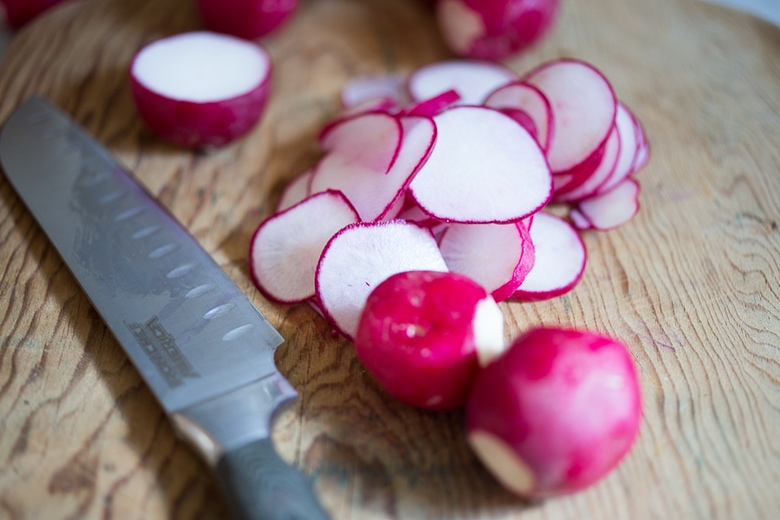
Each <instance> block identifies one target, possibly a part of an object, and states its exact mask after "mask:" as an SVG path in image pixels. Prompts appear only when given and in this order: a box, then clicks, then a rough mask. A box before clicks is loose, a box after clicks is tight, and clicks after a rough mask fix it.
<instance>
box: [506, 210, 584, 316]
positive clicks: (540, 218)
mask: <svg viewBox="0 0 780 520" xmlns="http://www.w3.org/2000/svg"><path fill="white" fill-rule="evenodd" d="M531 240H532V242H533V244H534V248H535V254H536V261H535V263H534V266H533V267H532V268H531V271H530V272H529V273H528V275H527V276H526V277H525V279H524V280H523V283H522V284H520V287H518V289H517V290H516V291H515V292H514V294H513V295H512V299H516V300H525V301H532V300H544V299H548V298H554V297H556V296H560V295H561V294H564V293H566V292H568V291H570V290H571V289H572V288H573V287H574V286H575V285H577V282H579V281H580V278H582V273H583V272H584V271H585V258H586V253H585V244H584V243H583V242H582V239H581V238H580V235H579V233H577V230H576V229H574V228H573V227H572V226H571V224H569V223H568V222H566V221H565V220H563V219H562V218H560V217H557V216H555V215H553V214H552V213H548V212H546V211H540V212H539V213H536V214H535V215H534V224H533V226H532V227H531Z"/></svg>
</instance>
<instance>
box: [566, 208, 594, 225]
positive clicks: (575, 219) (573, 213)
mask: <svg viewBox="0 0 780 520" xmlns="http://www.w3.org/2000/svg"><path fill="white" fill-rule="evenodd" d="M569 220H571V223H572V225H573V226H574V227H575V228H577V229H579V230H586V229H593V224H591V223H590V220H588V217H586V216H585V215H583V214H582V212H581V211H580V210H579V209H577V208H576V207H574V208H571V210H570V211H569Z"/></svg>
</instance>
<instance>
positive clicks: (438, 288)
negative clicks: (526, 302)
mask: <svg viewBox="0 0 780 520" xmlns="http://www.w3.org/2000/svg"><path fill="white" fill-rule="evenodd" d="M503 330H504V325H503V315H502V313H501V309H500V308H499V307H498V305H497V304H496V302H495V301H494V300H493V298H491V297H490V295H489V294H488V293H487V291H485V289H484V288H483V287H481V286H480V285H479V284H478V283H476V282H475V281H473V280H471V279H469V278H467V277H465V276H463V275H459V274H456V273H447V272H440V271H406V272H402V273H397V274H394V275H392V276H390V277H389V278H387V279H386V280H385V281H383V282H382V283H380V284H379V285H378V286H377V287H376V288H375V289H374V290H373V291H372V292H371V294H370V295H369V297H368V300H367V301H366V305H365V307H364V309H363V311H362V313H361V316H360V321H359V323H358V328H357V333H356V334H355V350H356V351H357V354H358V356H359V357H360V360H361V361H362V362H363V364H364V365H365V367H366V368H367V369H368V371H369V372H370V373H371V374H372V375H373V376H374V378H375V379H376V380H377V382H378V383H379V384H380V385H381V386H382V387H383V388H384V389H385V390H386V391H387V392H388V393H389V394H390V395H392V396H393V397H395V398H397V399H400V400H402V401H404V402H405V403H407V404H410V405H412V406H417V407H420V408H426V409H432V410H444V409H452V408H457V407H460V406H462V405H463V404H465V402H466V399H467V397H468V394H469V390H471V386H472V384H473V381H474V379H475V377H476V376H477V373H478V372H479V366H480V360H481V359H484V360H485V361H486V362H487V360H490V359H493V358H495V357H496V356H497V355H499V354H500V353H501V352H503V350H504V334H503Z"/></svg>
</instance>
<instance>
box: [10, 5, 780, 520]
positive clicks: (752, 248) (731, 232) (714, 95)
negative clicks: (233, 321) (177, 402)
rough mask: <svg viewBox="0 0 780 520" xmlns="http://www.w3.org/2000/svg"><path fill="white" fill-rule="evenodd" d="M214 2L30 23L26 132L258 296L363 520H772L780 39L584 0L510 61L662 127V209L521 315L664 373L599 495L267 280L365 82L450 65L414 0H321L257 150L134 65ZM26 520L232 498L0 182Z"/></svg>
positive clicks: (322, 468) (167, 510) (280, 425)
mask: <svg viewBox="0 0 780 520" xmlns="http://www.w3.org/2000/svg"><path fill="white" fill-rule="evenodd" d="M199 27H200V25H199V21H198V19H197V17H196V15H195V12H194V10H193V8H192V5H191V2H187V1H182V0H139V1H135V2H130V1H120V0H80V1H78V2H70V3H66V4H65V5H64V6H62V7H61V8H58V9H56V10H54V11H52V12H51V13H50V14H48V15H46V16H45V17H44V18H41V19H40V20H39V21H37V22H36V23H35V24H33V25H31V26H29V27H28V28H26V29H25V30H23V31H22V32H20V33H19V34H18V35H17V37H16V38H15V40H14V41H13V43H12V45H11V48H10V50H9V54H8V55H7V57H6V58H5V59H4V61H3V63H2V68H1V69H0V93H2V96H1V97H0V120H5V118H6V117H7V116H8V114H9V113H10V112H11V111H12V110H13V108H14V107H15V106H16V105H17V104H18V103H19V102H20V101H21V100H23V99H24V98H25V97H26V96H28V95H30V94H32V93H41V94H44V95H46V96H48V97H50V98H51V99H52V100H54V101H55V102H56V103H58V104H59V105H61V106H62V107H63V108H64V109H65V110H66V111H68V112H69V113H70V114H72V115H73V116H74V117H75V118H76V119H77V120H78V121H80V122H81V123H82V124H83V125H84V126H86V127H87V129H89V130H90V131H91V132H93V133H94V134H95V135H96V136H97V137H98V139H99V140H101V141H102V142H103V143H105V144H106V145H107V146H108V147H109V148H110V149H111V150H112V151H113V152H114V153H115V154H116V156H117V157H118V158H119V159H120V160H121V161H122V162H123V164H125V165H126V166H127V167H128V168H129V169H131V170H132V171H133V172H134V173H135V174H136V175H137V177H138V179H139V180H140V181H141V182H142V183H143V184H144V185H146V186H147V187H148V188H149V189H150V190H151V191H152V192H153V193H154V194H155V195H156V196H158V197H159V199H160V200H161V201H162V202H163V204H165V205H166V206H167V207H168V208H170V209H171V211H172V212H173V213H174V214H175V215H176V217H177V218H179V219H180V220H181V221H182V222H183V223H184V224H185V225H186V226H187V227H188V228H189V229H190V230H191V231H192V233H193V234H194V235H195V236H196V238H198V240H199V241H200V242H201V243H202V244H203V246H204V247H205V248H206V249H207V250H208V251H209V252H210V253H212V255H213V256H214V257H215V258H216V259H217V261H218V262H219V263H220V264H221V265H222V266H223V267H224V268H225V269H226V270H227V272H228V273H229V274H230V276H231V277H232V278H233V279H234V280H235V281H236V282H237V283H238V284H239V286H241V287H242V289H244V290H245V291H246V292H247V294H250V295H251V297H252V298H253V300H254V301H255V303H256V304H257V306H258V307H259V308H260V309H261V310H262V311H263V312H264V313H265V314H266V316H268V318H269V319H270V320H271V321H272V323H274V325H276V326H277V327H278V328H279V330H280V331H281V332H282V334H283V335H284V336H285V337H286V338H287V343H286V344H285V345H284V346H282V347H281V348H280V350H279V352H278V354H277V359H278V363H279V366H280V369H281V370H282V372H283V373H284V374H285V375H286V376H287V377H288V378H289V379H290V381H291V382H292V383H293V385H294V386H295V387H296V388H298V389H299V391H300V393H301V398H300V400H299V401H298V402H297V404H296V405H295V407H294V408H292V409H291V410H289V411H288V412H286V413H285V414H284V415H283V416H282V417H281V418H280V420H279V421H278V422H277V424H276V427H275V429H274V439H275V441H276V442H277V445H278V446H279V449H280V451H281V454H282V456H283V458H285V459H286V460H288V461H290V462H292V463H294V464H296V465H298V466H299V467H301V468H302V469H303V470H304V471H305V472H306V473H308V474H309V475H311V477H312V478H313V481H314V484H315V489H316V490H317V492H318V494H319V495H320V497H321V498H322V500H323V502H324V503H325V505H326V507H327V508H328V509H329V510H330V511H331V513H332V514H333V516H334V518H338V519H388V518H393V519H411V518H459V519H476V518H479V519H516V518H523V520H533V519H556V520H557V519H568V518H572V519H573V518H577V519H579V518H597V519H611V518H632V519H669V518H675V519H677V518H679V519H708V520H709V519H740V520H741V519H756V520H759V519H770V518H774V517H775V516H776V514H777V512H778V511H780V494H778V493H777V486H778V482H780V435H778V432H780V338H779V337H778V336H779V334H780V283H779V282H778V280H780V230H778V225H780V174H779V172H780V146H778V145H779V144H780V143H779V142H778V135H780V31H778V30H777V28H775V27H773V26H770V25H769V24H767V23H764V22H761V21H758V20H756V19H753V18H751V17H749V16H747V15H738V14H734V13H731V12H730V11H727V10H725V9H722V8H718V7H715V6H711V5H705V4H701V3H699V2H694V1H692V0H677V1H675V0H656V1H654V2H647V1H642V0H590V1H589V2H575V1H569V2H564V10H563V14H562V17H561V19H560V22H559V24H558V25H557V26H556V29H555V31H554V33H553V34H552V35H551V37H550V38H549V39H548V40H546V41H545V42H544V43H543V44H541V45H540V46H538V47H537V48H535V49H534V50H533V52H531V53H529V54H527V55H524V56H521V57H518V58H515V59H512V60H509V61H508V62H507V64H508V65H509V66H510V67H511V68H512V69H513V70H516V71H517V72H523V71H525V70H528V69H529V68H531V67H533V66H535V65H537V64H539V63H541V62H543V61H545V60H547V59H551V58H555V57H560V56H572V57H577V58H582V59H585V60H588V61H591V62H592V63H594V64H595V65H596V66H597V67H599V68H600V69H602V70H603V71H604V72H605V74H606V75H607V77H609V78H610V80H611V81H612V83H613V86H614V88H615V90H616V92H617V93H618V96H619V97H620V99H621V100H622V101H624V102H625V103H626V104H627V105H628V106H629V107H631V108H632V110H633V111H634V112H635V113H636V114H637V115H638V116H639V118H640V119H641V120H642V121H643V123H644V124H645V127H646V130H647V133H648V136H649V139H650V141H651V144H652V151H653V155H652V158H651V161H650V163H649V165H648V166H647V167H646V168H645V169H644V170H643V171H642V172H641V174H640V181H641V182H642V188H643V191H642V196H641V204H642V209H641V211H640V214H639V215H638V216H637V217H636V218H635V219H634V220H633V221H631V222H630V223H629V224H628V225H626V226H624V227H622V228H620V229H618V230H614V231H610V232H606V233H595V232H593V233H586V234H585V235H584V239H585V242H586V246H587V248H588V253H589V263H588V266H587V270H586V274H585V276H584V278H583V280H582V282H581V283H580V285H579V286H578V287H577V288H576V289H575V290H574V291H572V292H571V293H569V294H568V295H566V296H563V297H560V298H557V299H554V300H550V301H547V302H541V303H534V304H518V303H510V304H503V305H502V306H503V310H504V312H505V316H506V320H507V324H508V326H509V330H508V333H507V334H508V336H514V335H516V334H517V333H519V332H520V331H521V330H523V329H525V328H527V327H529V326H532V325H535V324H561V325H567V326H577V327H588V328H594V329H597V330H600V331H603V332H605V333H608V334H612V335H614V336H617V337H619V338H621V339H623V340H624V341H625V342H626V343H627V344H628V345H629V347H630V349H631V352H632V354H633V355H634V357H635V359H636V362H637V364H638V366H639V368H640V372H641V380H642V390H643V396H644V403H645V409H644V421H643V425H642V430H641V434H640V438H639V441H638V443H637V444H636V446H635V448H634V449H633V451H632V452H631V454H630V455H629V457H627V459H626V460H625V461H624V462H623V463H622V464H621V465H620V467H619V468H618V469H617V471H615V472H614V473H613V474H611V475H610V476H609V477H608V478H607V479H606V480H604V481H603V482H602V483H600V484H599V485H597V486H595V487H593V488H591V489H589V490H587V491H585V492H583V493H580V494H578V495H575V496H572V497H567V498H560V499H554V500H547V501H545V502H538V503H537V502H534V503H529V502H526V501H522V500H519V499H517V498H515V497H513V496H511V495H509V494H508V493H507V492H504V491H503V490H502V489H501V488H500V487H499V485H498V484H497V483H496V482H495V481H494V480H493V479H492V478H491V477H490V476H489V475H488V474H487V472H486V471H485V470H483V469H482V468H481V466H480V465H479V463H478V462H477V461H476V459H475V458H474V457H473V456H472V455H471V453H470V452H469V450H468V447H467V445H466V443H465V441H464V438H463V434H462V429H461V426H462V415H461V414H460V413H459V412H450V413H425V412H420V411H416V410H413V409H410V408H409V407H406V406H404V405H401V404H399V403H398V402H395V401H393V400H392V399H390V398H388V397H387V396H386V395H384V394H383V393H382V392H381V390H380V389H379V388H378V387H377V386H376V385H375V384H374V383H373V382H372V380H371V379H370V377H368V376H367V374H366V373H365V372H364V370H363V369H362V368H361V366H360V364H359V363H358V361H357V359H356V357H355V355H354V352H353V350H352V347H351V345H350V344H349V343H348V342H346V341H345V340H343V339H339V338H336V337H333V336H332V335H331V334H330V330H329V328H328V327H327V325H326V324H325V323H324V322H323V320H322V319H320V318H319V316H318V315H317V314H316V313H315V312H313V311H312V310H311V309H310V308H308V307H306V306H294V307H282V306H277V305H272V304H270V303H268V302H267V301H265V300H264V299H263V298H262V297H261V296H260V295H259V294H258V293H257V292H256V291H255V290H254V289H253V287H252V285H251V282H250V281H249V278H248V273H247V259H246V250H247V244H248V241H249V238H250V236H251V233H252V231H253V230H254V228H255V227H256V226H257V224H258V223H259V222H260V221H261V220H262V219H263V218H264V217H265V216H266V215H268V214H269V212H270V208H271V207H272V206H273V204H274V202H275V201H276V199H277V198H278V196H279V193H280V191H281V189H282V188H283V187H284V185H285V184H286V183H287V182H288V181H289V180H290V179H291V178H292V177H293V176H295V175H296V174H297V173H299V172H301V171H303V170H304V169H305V168H306V167H308V166H310V165H311V164H313V162H314V161H316V159H317V157H318V156H319V153H320V152H319V150H318V149H317V146H316V142H315V139H314V137H315V135H316V132H317V131H318V129H319V127H320V126H321V125H322V124H323V122H324V121H326V120H327V119H328V118H329V117H331V116H332V115H333V114H335V113H336V111H337V110H338V109H339V101H338V92H339V89H340V88H341V87H342V86H343V85H344V84H345V83H346V82H347V81H349V79H351V78H354V77H359V76H362V75H367V74H379V73H385V72H402V73H403V72H408V71H410V70H413V69H414V68H416V67H417V66H419V65H422V64H424V63H428V62H431V61H435V60H438V59H443V58H448V57H450V55H449V54H448V53H447V51H446V49H445V48H444V47H443V45H442V43H441V41H440V39H439V37H438V35H437V33H436V29H435V24H434V20H433V18H432V16H431V14H430V12H429V11H427V10H426V8H425V7H424V6H423V5H422V3H421V2H415V1H412V0H409V1H401V0H394V1H390V0H384V1H383V0H304V1H303V2H302V3H301V8H300V10H299V12H298V13H297V15H296V16H295V18H294V19H293V20H292V21H291V23H290V24H288V25H287V26H286V27H285V28H284V29H283V30H282V31H280V32H278V33H276V34H274V35H273V36H271V37H269V38H267V39H266V40H264V41H263V43H264V44H265V45H266V46H267V47H268V49H269V51H270V52H271V54H272V57H273V59H274V62H275V71H274V81H275V90H274V94H273V99H272V102H271V104H270V106H269V109H268V112H267V113H266V115H265V117H264V118H263V121H262V122H261V124H260V125H259V126H258V127H257V128H256V129H255V130H254V131H253V132H252V133H251V134H250V135H249V136H248V137H247V138H246V139H244V140H242V141H241V142H239V143H236V144H234V145H232V146H229V147H227V148H225V149H222V150H219V151H216V152H213V153H210V154H202V153H192V152H189V151H185V150H181V149H177V148H174V147H172V146H168V145H166V144H163V143H161V142H159V141H158V140H156V139H155V138H154V137H153V136H152V135H151V134H150V133H149V132H148V131H147V130H146V129H145V128H144V127H143V125H142V124H141V122H140V120H139V119H138V117H137V115H136V113H135V111H134V108H133V105H132V101H131V98H130V94H129V89H128V84H127V78H126V71H127V66H128V64H129V61H130V59H131V57H132V55H133V53H134V52H135V51H136V50H137V49H138V48H139V47H140V46H141V45H143V44H144V43H147V42H149V41H152V40H154V39H157V38H159V37H161V36H163V35H167V34H173V33H177V32H182V31H186V30H192V29H196V28H199ZM0 276H2V283H1V284H0V518H3V519H5V518H8V519H13V520H20V519H39V518H46V519H82V518H89V519H98V518H100V519H104V520H108V519H155V518H177V519H194V518H202V519H210V518H225V517H226V512H227V511H226V509H225V507H224V505H223V503H222V500H221V498H220V496H219V494H218V492H217V488H216V486H215V484H214V482H213V479H212V477H211V475H210V473H209V471H208V469H207V468H206V467H205V466H204V465H203V464H202V463H201V462H200V461H199V460H198V459H197V458H196V457H195V456H194V455H193V453H192V452H191V451H190V450H189V448H188V447H187V446H185V445H184V444H182V443H181V442H180V441H178V440H177V439H176V438H175V437H174V434H173V431H172V429H171V427H170V426H169V424H168V422H167V419H166V418H165V416H164V414H163V413H162V412H161V410H160V408H159V406H158V405H157V404H156V402H155V400H154V398H153V396H152V395H151V393H150V392H149V391H148V390H147V389H146V387H144V385H143V384H142V382H141V380H140V378H139V376H138V374H137V373H136V371H135V370H134V368H133V367H132V366H131V364H130V363H129V362H128V360H127V359H126V357H125V356H124V354H123V353H122V351H121V349H120V348H119V346H118V345H117V343H116V342H115V341H114V339H113V338H112V337H111V336H110V334H109V333H108V331H107V329H106V328H105V326H104V325H103V323H102V322H101V320H100V319H99V317H98V316H97V314H96V313H95V311H94V310H93V309H92V308H91V306H90V305H89V303H88V301H87V300H86V298H85V297H84V296H83V294H82V293H81V291H80V290H79V288H78V286H77V284H76V283H75V282H74V280H73V278H72V277H71V276H70V274H69V272H68V271H67V269H66V268H65V267H64V266H63V265H62V263H61V261H60V259H59V258H58V256H57V254H56V252H55V251H54V250H53V249H52V247H51V246H50V245H49V244H48V242H47V240H46V238H45V237H44V235H43V233H42V232H41V231H40V230H39V229H38V228H37V226H36V224H35V223H34V221H33V220H32V218H31V217H30V215H29V214H28V213H27V211H26V209H25V208H24V206H23V204H22V203H21V202H20V200H19V199H18V198H17V197H16V195H15V194H14V193H13V191H12V189H11V188H10V186H9V185H8V183H7V182H6V180H5V178H4V177H2V176H0Z"/></svg>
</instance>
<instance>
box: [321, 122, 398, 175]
mask: <svg viewBox="0 0 780 520" xmlns="http://www.w3.org/2000/svg"><path fill="white" fill-rule="evenodd" d="M401 135H402V128H401V123H400V121H398V118H396V117H395V116H393V115H391V114H387V113H384V112H369V113H361V114H357V115H354V116H351V117H347V118H343V119H341V120H339V122H338V123H337V124H335V125H329V126H328V127H326V128H325V129H324V130H323V131H322V132H321V133H320V136H319V141H320V146H321V147H322V148H323V149H324V150H325V151H327V152H328V153H329V154H331V155H332V154H339V155H342V156H343V157H344V158H345V159H346V160H347V161H348V162H350V163H353V164H355V165H356V166H361V167H364V168H369V169H371V170H374V171H377V172H380V173H387V172H388V171H389V170H390V168H391V167H392V166H393V162H394V161H395V158H396V157H397V156H398V151H399V149H400V147H401Z"/></svg>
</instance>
